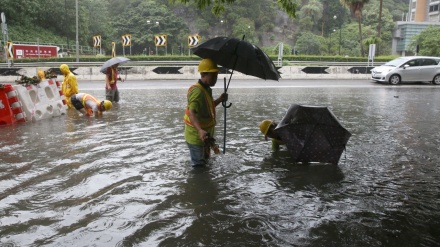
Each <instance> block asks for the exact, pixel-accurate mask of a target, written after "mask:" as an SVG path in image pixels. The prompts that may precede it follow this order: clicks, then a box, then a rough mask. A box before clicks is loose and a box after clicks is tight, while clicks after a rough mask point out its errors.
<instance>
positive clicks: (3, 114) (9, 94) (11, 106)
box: [0, 84, 26, 125]
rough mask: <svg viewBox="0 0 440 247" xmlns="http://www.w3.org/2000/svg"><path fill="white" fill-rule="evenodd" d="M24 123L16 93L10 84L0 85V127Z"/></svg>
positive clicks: (24, 115)
mask: <svg viewBox="0 0 440 247" xmlns="http://www.w3.org/2000/svg"><path fill="white" fill-rule="evenodd" d="M18 122H26V114H25V113H24V112H23V109H22V104H21V103H20V101H19V98H18V94H17V91H16V90H15V89H14V87H13V86H12V85H11V84H0V125H6V124H14V123H18Z"/></svg>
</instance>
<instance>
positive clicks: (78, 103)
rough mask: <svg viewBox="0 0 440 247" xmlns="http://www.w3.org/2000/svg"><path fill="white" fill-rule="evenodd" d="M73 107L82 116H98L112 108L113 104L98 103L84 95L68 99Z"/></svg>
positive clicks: (76, 95) (80, 94)
mask: <svg viewBox="0 0 440 247" xmlns="http://www.w3.org/2000/svg"><path fill="white" fill-rule="evenodd" d="M70 100H71V102H72V105H73V107H75V109H77V110H78V111H80V112H81V113H82V114H84V116H89V117H92V116H95V117H97V116H100V115H102V113H103V112H105V111H108V110H110V109H111V108H112V106H113V104H112V102H111V101H109V100H103V101H99V100H97V99H96V98H95V97H93V96H92V95H90V94H86V93H79V94H74V95H72V97H71V98H70Z"/></svg>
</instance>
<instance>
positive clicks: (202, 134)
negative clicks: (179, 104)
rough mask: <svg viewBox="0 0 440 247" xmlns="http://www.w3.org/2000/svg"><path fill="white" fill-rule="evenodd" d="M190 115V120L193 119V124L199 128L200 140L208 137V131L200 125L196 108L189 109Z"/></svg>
mask: <svg viewBox="0 0 440 247" xmlns="http://www.w3.org/2000/svg"><path fill="white" fill-rule="evenodd" d="M188 117H189V120H190V121H191V124H192V125H193V126H194V128H196V129H197V132H198V133H199V138H200V140H202V141H205V140H206V139H207V138H208V132H206V131H205V130H204V129H202V127H200V123H199V120H198V119H197V116H196V112H195V111H194V110H191V109H189V113H188Z"/></svg>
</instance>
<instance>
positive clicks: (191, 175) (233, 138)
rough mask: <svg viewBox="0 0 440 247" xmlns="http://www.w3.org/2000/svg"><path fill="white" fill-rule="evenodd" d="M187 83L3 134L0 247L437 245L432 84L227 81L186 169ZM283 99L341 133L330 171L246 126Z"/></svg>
mask: <svg viewBox="0 0 440 247" xmlns="http://www.w3.org/2000/svg"><path fill="white" fill-rule="evenodd" d="M190 84H191V82H181V83H174V82H173V83H169V82H163V83H162V84H160V85H158V86H151V84H148V85H146V84H143V83H128V84H126V85H124V86H121V99H122V100H121V102H120V103H119V104H118V105H116V106H115V107H114V109H112V111H110V112H107V113H105V115H104V116H103V117H102V118H97V119H95V118H86V117H83V116H80V115H79V114H78V113H77V112H75V111H72V110H69V111H68V114H67V115H65V116H61V117H57V118H53V119H47V120H43V121H39V122H35V123H26V124H17V125H13V126H1V127H0V134H1V137H0V141H1V146H0V246H1V247H4V246H438V242H439V241H440V237H439V236H440V230H439V229H440V213H439V212H440V199H439V198H440V169H439V166H440V162H439V161H440V157H439V156H440V148H439V147H440V132H439V127H438V126H439V120H440V119H439V118H440V117H439V116H440V114H439V111H440V97H439V94H438V90H439V89H436V88H433V87H429V86H426V87H417V88H412V87H388V86H383V87H381V86H379V87H371V88H370V87H325V88H321V87H298V88H289V87H270V88H266V87H260V88H252V87H244V88H240V87H231V88H230V89H229V95H230V96H229V100H230V102H232V103H233V105H232V107H231V108H229V109H228V111H227V123H228V127H227V129H228V131H227V149H226V154H224V155H223V154H219V155H216V156H214V157H213V159H212V160H211V162H210V164H209V166H208V167H206V168H202V169H193V168H191V166H190V161H189V154H188V150H187V147H186V145H185V142H184V139H183V122H182V117H183V113H184V106H185V101H186V98H185V94H186V88H187V87H188V86H189V85H190ZM80 89H81V90H82V91H84V92H89V93H92V94H94V95H96V96H98V97H100V98H102V97H103V95H104V92H103V89H102V88H101V84H99V83H96V82H87V83H81V84H80ZM219 93H221V88H219V87H217V88H215V89H214V94H217V95H218V94H219ZM292 103H297V104H308V105H323V106H329V107H330V109H331V110H332V111H333V113H334V114H335V115H336V116H337V117H338V119H339V120H340V121H341V123H342V124H343V125H344V126H345V127H346V128H347V129H348V130H349V131H350V132H351V133H352V137H351V139H350V141H349V143H348V146H347V150H346V152H345V153H343V155H342V157H341V160H340V163H339V164H338V165H329V164H293V163H292V160H291V158H290V157H289V154H288V153H287V152H286V151H285V150H281V151H280V152H276V153H273V152H272V151H271V150H270V144H269V142H266V141H264V138H263V137H262V135H261V134H260V133H259V129H258V124H259V122H260V121H261V120H263V119H266V118H268V119H281V118H282V116H283V114H284V113H285V111H286V110H287V108H288V106H289V105H290V104H292ZM217 111H218V118H219V119H218V122H219V124H218V128H217V141H218V143H219V144H220V146H221V148H222V143H223V129H222V124H223V109H222V108H221V107H218V108H217Z"/></svg>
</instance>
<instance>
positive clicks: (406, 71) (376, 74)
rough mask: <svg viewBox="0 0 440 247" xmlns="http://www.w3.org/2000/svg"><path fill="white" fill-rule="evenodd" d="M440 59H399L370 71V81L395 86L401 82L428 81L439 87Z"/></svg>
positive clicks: (417, 57)
mask: <svg viewBox="0 0 440 247" xmlns="http://www.w3.org/2000/svg"><path fill="white" fill-rule="evenodd" d="M439 63H440V57H424V56H411V57H399V58H396V59H394V60H392V61H390V62H388V63H386V64H384V65H382V66H379V67H376V68H374V69H372V70H371V79H372V80H374V81H378V82H389V83H390V84H391V85H397V84H399V83H401V82H418V81H429V82H432V84H435V85H440V65H439Z"/></svg>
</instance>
